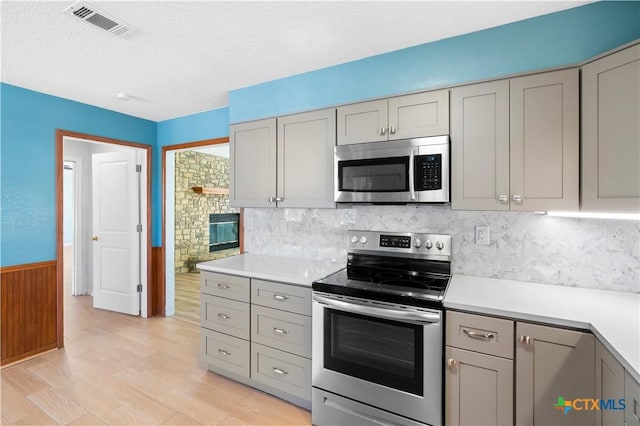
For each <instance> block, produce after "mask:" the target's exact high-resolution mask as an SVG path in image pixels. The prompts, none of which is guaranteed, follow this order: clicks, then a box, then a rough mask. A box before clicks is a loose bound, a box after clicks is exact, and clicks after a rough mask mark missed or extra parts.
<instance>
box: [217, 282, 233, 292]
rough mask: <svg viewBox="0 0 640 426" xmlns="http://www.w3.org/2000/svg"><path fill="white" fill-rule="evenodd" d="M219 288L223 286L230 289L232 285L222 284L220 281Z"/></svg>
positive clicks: (224, 288)
mask: <svg viewBox="0 0 640 426" xmlns="http://www.w3.org/2000/svg"><path fill="white" fill-rule="evenodd" d="M218 288H221V289H223V290H229V289H230V288H231V286H230V285H227V284H220V283H218Z"/></svg>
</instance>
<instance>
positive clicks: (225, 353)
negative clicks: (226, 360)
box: [218, 349, 231, 356]
mask: <svg viewBox="0 0 640 426" xmlns="http://www.w3.org/2000/svg"><path fill="white" fill-rule="evenodd" d="M218 353H219V354H220V355H224V356H229V355H231V352H227V351H223V350H222V349H218Z"/></svg>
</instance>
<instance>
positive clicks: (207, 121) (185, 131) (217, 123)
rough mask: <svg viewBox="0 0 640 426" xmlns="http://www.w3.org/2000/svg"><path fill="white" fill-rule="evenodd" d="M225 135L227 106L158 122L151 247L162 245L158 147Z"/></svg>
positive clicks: (160, 177)
mask: <svg viewBox="0 0 640 426" xmlns="http://www.w3.org/2000/svg"><path fill="white" fill-rule="evenodd" d="M226 136H229V108H227V107H225V108H219V109H214V110H211V111H205V112H201V113H198V114H192V115H188V116H186V117H179V118H173V119H171V120H165V121H161V122H159V123H158V142H157V144H156V149H155V151H154V153H153V182H154V185H153V190H152V193H153V242H152V243H153V246H154V247H155V246H161V245H162V147H163V146H170V145H178V144H182V143H188V142H196V141H201V140H205V139H216V138H222V137H226Z"/></svg>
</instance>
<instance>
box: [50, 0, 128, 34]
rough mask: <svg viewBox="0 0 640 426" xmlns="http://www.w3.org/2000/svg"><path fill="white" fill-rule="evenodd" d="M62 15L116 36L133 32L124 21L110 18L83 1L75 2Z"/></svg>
mask: <svg viewBox="0 0 640 426" xmlns="http://www.w3.org/2000/svg"><path fill="white" fill-rule="evenodd" d="M62 13H64V14H66V15H68V16H71V17H73V18H76V19H80V20H82V21H84V22H87V23H89V24H92V25H94V26H96V27H98V28H100V29H102V30H104V31H106V32H108V33H110V34H113V35H115V36H124V35H129V34H130V33H131V32H132V31H133V28H132V27H131V26H129V25H127V24H125V23H124V22H122V20H119V19H116V18H114V17H113V16H109V15H107V14H106V13H104V12H102V11H100V10H98V9H97V8H95V7H93V6H90V5H89V4H87V3H86V2H83V1H78V2H75V3H74V4H72V5H71V6H69V7H67V8H66V9H65V10H63V11H62Z"/></svg>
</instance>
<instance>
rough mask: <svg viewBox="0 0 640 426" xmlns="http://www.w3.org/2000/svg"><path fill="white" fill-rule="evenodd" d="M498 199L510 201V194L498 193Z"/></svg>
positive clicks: (503, 202) (503, 201)
mask: <svg viewBox="0 0 640 426" xmlns="http://www.w3.org/2000/svg"><path fill="white" fill-rule="evenodd" d="M498 201H500V202H501V203H502V204H507V203H508V202H509V196H508V195H505V194H500V195H498Z"/></svg>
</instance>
